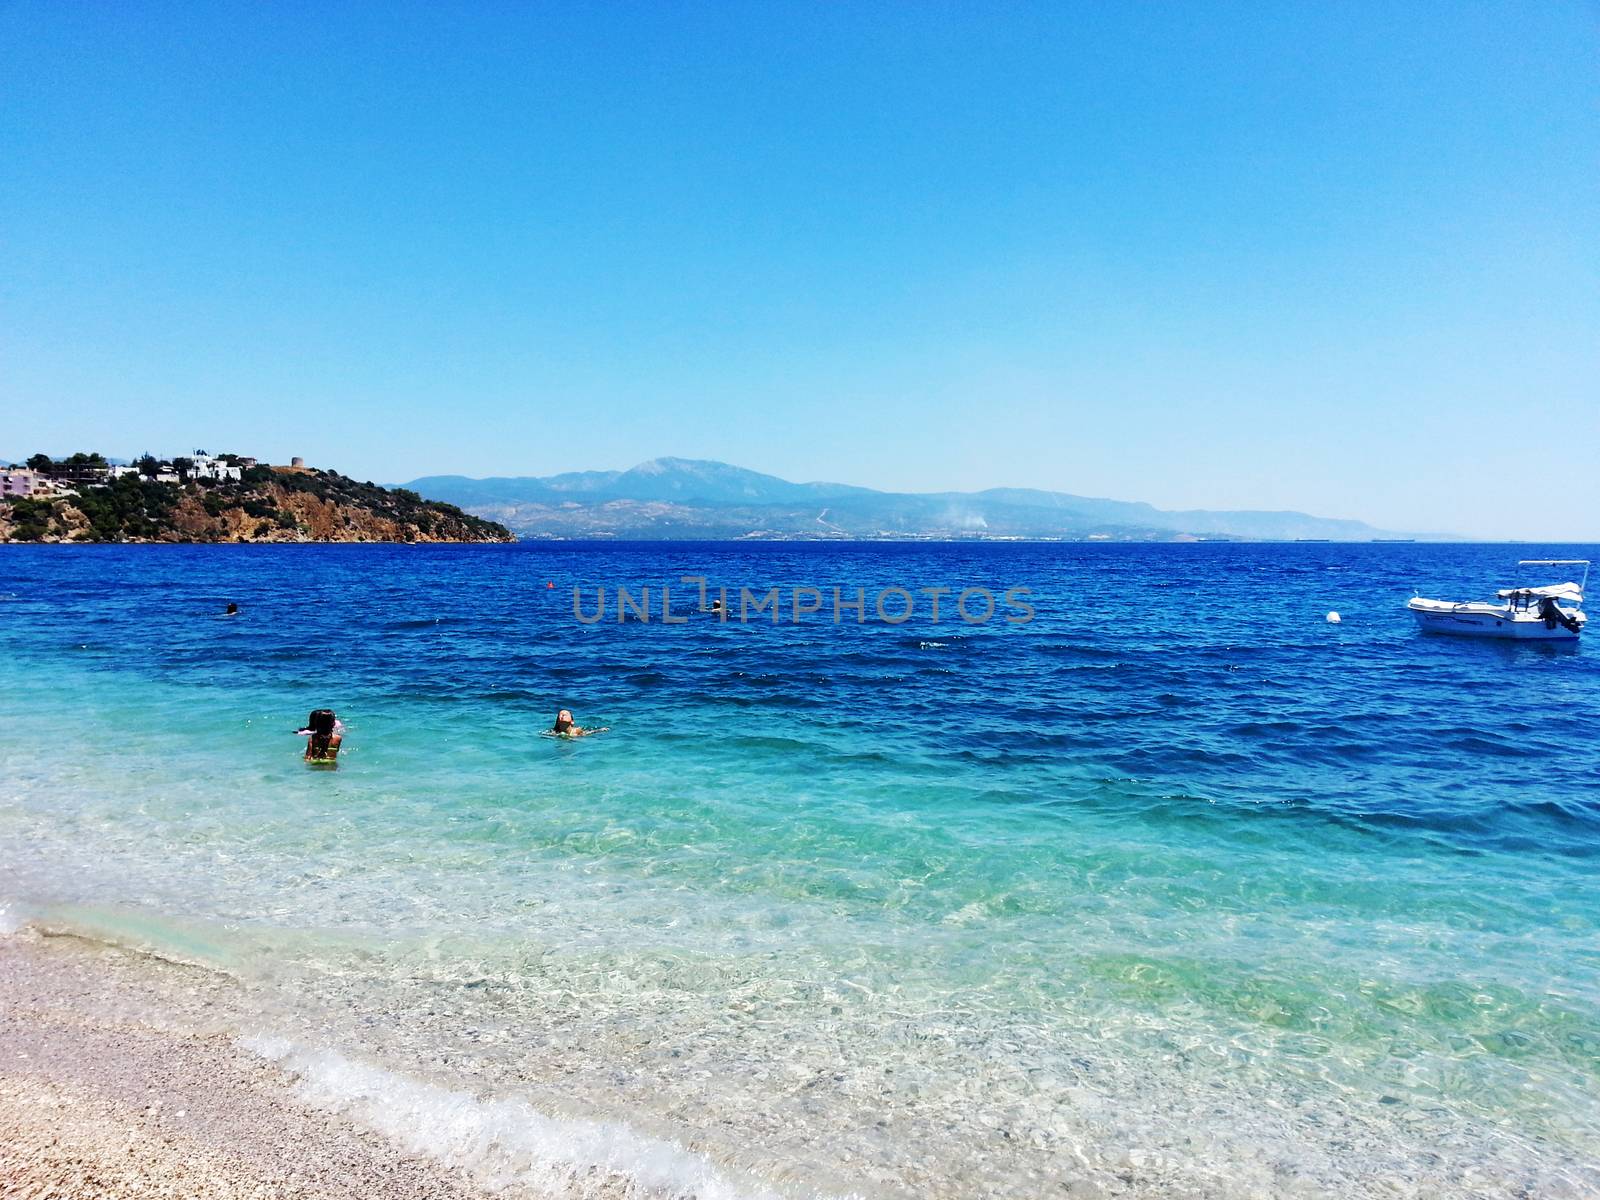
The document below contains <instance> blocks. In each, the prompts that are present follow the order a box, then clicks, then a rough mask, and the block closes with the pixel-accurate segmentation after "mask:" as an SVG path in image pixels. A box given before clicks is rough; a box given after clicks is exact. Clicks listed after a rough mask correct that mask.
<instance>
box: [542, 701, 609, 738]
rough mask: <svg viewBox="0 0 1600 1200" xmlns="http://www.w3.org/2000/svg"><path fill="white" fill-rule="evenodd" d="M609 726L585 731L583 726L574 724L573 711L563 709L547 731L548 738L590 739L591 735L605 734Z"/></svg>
mask: <svg viewBox="0 0 1600 1200" xmlns="http://www.w3.org/2000/svg"><path fill="white" fill-rule="evenodd" d="M607 728H609V726H605V725H602V726H601V727H600V728H599V729H585V728H584V727H583V726H582V725H574V724H573V723H572V710H571V709H569V708H563V709H562V710H561V711H560V712H558V713H557V714H556V723H555V724H554V725H552V726H551V727H550V728H549V729H547V730H546V731H545V734H546V736H548V737H558V738H581V737H588V736H589V735H590V734H591V733H604V732H605V731H606V730H607Z"/></svg>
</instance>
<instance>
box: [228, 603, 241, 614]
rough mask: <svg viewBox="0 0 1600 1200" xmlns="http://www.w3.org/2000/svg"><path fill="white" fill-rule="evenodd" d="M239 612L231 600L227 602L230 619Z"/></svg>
mask: <svg viewBox="0 0 1600 1200" xmlns="http://www.w3.org/2000/svg"><path fill="white" fill-rule="evenodd" d="M238 611H239V606H238V605H237V604H235V603H234V602H233V601H232V600H230V601H228V615H229V616H230V617H231V616H233V615H234V614H235V613H237V612H238Z"/></svg>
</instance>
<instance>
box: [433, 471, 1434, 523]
mask: <svg viewBox="0 0 1600 1200" xmlns="http://www.w3.org/2000/svg"><path fill="white" fill-rule="evenodd" d="M405 486H406V487H407V488H408V489H410V490H412V491H415V492H417V493H418V494H419V495H423V496H427V497H429V498H430V499H435V500H442V501H446V502H449V503H451V504H455V505H458V506H459V507H460V508H462V509H463V510H465V511H467V512H470V513H473V514H474V515H476V516H480V517H483V518H486V519H488V520H493V521H496V522H498V523H500V524H502V525H504V526H506V527H507V528H509V529H510V530H512V531H513V532H514V533H516V534H517V535H518V536H519V537H522V538H528V539H551V540H574V539H584V540H589V539H592V540H610V539H616V540H638V541H662V540H682V541H745V540H765V541H864V542H871V541H890V542H904V541H928V542H949V541H954V542H966V541H1028V542H1196V541H1258V542H1295V541H1331V542H1369V541H1458V540H1461V539H1459V538H1457V537H1455V536H1454V535H1449V534H1432V535H1430V534H1424V533H1415V532H1409V531H1395V530H1387V529H1378V528H1375V527H1374V526H1371V525H1368V524H1366V523H1365V522H1362V521H1353V520H1342V519H1336V518H1329V517H1318V516H1312V515H1310V514H1307V513H1300V512H1260V511H1239V512H1216V511H1210V510H1204V509H1195V510H1188V511H1181V512H1169V511H1165V510H1162V509H1158V508H1155V507H1154V506H1152V505H1149V504H1143V503H1139V502H1136V501H1124V500H1107V499H1099V498H1095V497H1087V496H1076V495H1072V494H1070V493H1067V492H1045V491H1037V490H1033V489H1027V488H992V489H989V490H988V491H982V492H930V493H908V492H881V491H876V490H874V489H872V488H865V487H856V486H853V485H849V484H841V483H792V482H790V481H789V480H786V479H780V478H778V477H777V476H774V475H763V474H761V473H759V472H756V471H749V470H745V469H744V468H742V467H735V466H730V465H729V464H727V463H720V462H708V461H702V460H696V459H683V458H658V459H652V460H651V461H650V462H646V463H641V464H640V465H638V466H636V467H633V468H631V469H629V470H627V471H576V472H570V473H568V474H564V475H552V476H544V477H534V476H528V477H501V478H490V479H471V478H467V477H465V476H460V475H433V476H426V477H423V478H420V479H415V480H412V481H411V482H410V483H408V484H406V485H405Z"/></svg>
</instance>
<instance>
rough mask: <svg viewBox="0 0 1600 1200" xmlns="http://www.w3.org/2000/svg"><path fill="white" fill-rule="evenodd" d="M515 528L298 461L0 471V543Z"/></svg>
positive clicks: (359, 538)
mask: <svg viewBox="0 0 1600 1200" xmlns="http://www.w3.org/2000/svg"><path fill="white" fill-rule="evenodd" d="M515 540H516V538H515V537H514V535H513V534H512V533H511V531H510V530H508V529H506V528H505V526H503V525H499V524H497V523H495V522H494V521H489V520H485V519H483V518H482V517H477V516H473V515H472V514H470V513H466V512H463V511H462V510H461V509H459V508H457V507H456V506H455V505H453V504H449V503H444V502H440V501H435V500H424V499H423V498H422V497H421V496H419V495H417V494H416V493H415V492H412V491H408V490H407V489H404V488H395V489H390V488H384V487H380V486H379V485H377V484H375V483H362V482H359V481H357V480H354V479H351V478H350V477H349V476H346V475H341V474H339V473H338V472H337V471H328V470H321V469H318V468H314V467H307V466H306V465H305V464H304V463H303V462H302V461H301V460H299V459H295V460H294V461H293V462H292V463H290V464H289V465H287V466H274V465H270V464H267V463H262V462H259V461H258V460H256V459H254V458H249V457H246V456H242V455H235V454H225V455H218V456H215V457H213V456H211V455H208V454H205V453H204V452H203V451H196V452H195V454H194V456H192V457H179V458H175V459H170V460H157V459H155V458H153V457H150V456H146V457H145V458H143V459H141V460H139V461H138V462H136V463H131V464H128V463H114V462H112V461H110V460H109V459H107V458H105V457H104V456H103V455H100V454H95V453H78V454H74V455H71V456H69V457H67V458H64V459H59V460H57V459H52V458H50V457H49V456H47V455H42V454H38V455H34V456H33V457H32V458H30V459H29V460H28V461H27V463H26V464H24V465H19V466H13V467H0V542H32V543H41V542H45V543H49V542H53V543H91V544H94V543H108V542H115V543H125V542H168V543H205V542H235V543H237V542H246V543H254V542H273V543H284V542H406V543H415V542H511V541H515Z"/></svg>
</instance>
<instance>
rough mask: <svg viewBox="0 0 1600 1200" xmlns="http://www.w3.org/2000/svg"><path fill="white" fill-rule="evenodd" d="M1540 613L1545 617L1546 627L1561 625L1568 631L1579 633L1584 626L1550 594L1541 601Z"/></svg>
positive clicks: (1552, 627) (1551, 627)
mask: <svg viewBox="0 0 1600 1200" xmlns="http://www.w3.org/2000/svg"><path fill="white" fill-rule="evenodd" d="M1539 615H1540V616H1541V617H1543V618H1544V627H1545V628H1546V629H1554V628H1555V627H1556V626H1557V625H1559V626H1561V628H1563V629H1565V630H1566V631H1567V632H1568V633H1577V632H1578V631H1579V630H1580V629H1582V628H1583V626H1582V625H1579V624H1578V622H1577V619H1576V618H1574V617H1573V616H1572V615H1571V614H1570V613H1568V612H1567V610H1566V609H1564V608H1562V607H1561V605H1559V604H1557V603H1556V602H1555V601H1554V600H1552V599H1551V598H1550V597H1549V596H1546V597H1545V598H1544V599H1543V600H1541V601H1539Z"/></svg>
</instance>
